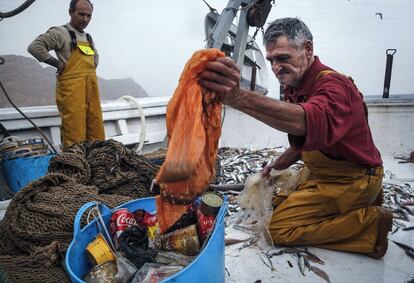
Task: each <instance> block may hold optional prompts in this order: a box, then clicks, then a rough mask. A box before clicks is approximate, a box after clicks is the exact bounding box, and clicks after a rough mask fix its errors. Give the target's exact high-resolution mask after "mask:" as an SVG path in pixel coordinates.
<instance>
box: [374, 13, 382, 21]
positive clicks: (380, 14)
mask: <svg viewBox="0 0 414 283" xmlns="http://www.w3.org/2000/svg"><path fill="white" fill-rule="evenodd" d="M377 15H378V16H379V17H380V19H381V20H382V13H380V12H377V13H375V16H377Z"/></svg>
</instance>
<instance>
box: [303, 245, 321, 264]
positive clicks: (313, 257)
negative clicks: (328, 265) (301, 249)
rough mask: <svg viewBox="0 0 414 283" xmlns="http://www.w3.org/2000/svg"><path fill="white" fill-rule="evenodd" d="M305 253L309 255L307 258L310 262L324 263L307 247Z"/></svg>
mask: <svg viewBox="0 0 414 283" xmlns="http://www.w3.org/2000/svg"><path fill="white" fill-rule="evenodd" d="M305 253H306V255H307V256H308V257H309V258H307V259H308V260H310V261H312V262H316V263H319V264H322V265H323V264H325V262H324V261H323V260H321V259H320V258H319V257H317V256H316V255H315V254H314V253H311V252H310V251H309V250H308V249H307V248H305Z"/></svg>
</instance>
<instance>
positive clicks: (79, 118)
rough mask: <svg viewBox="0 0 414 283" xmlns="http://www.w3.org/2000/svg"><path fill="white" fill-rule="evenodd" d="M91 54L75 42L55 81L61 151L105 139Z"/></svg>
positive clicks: (88, 45)
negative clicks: (60, 124)
mask: <svg viewBox="0 0 414 283" xmlns="http://www.w3.org/2000/svg"><path fill="white" fill-rule="evenodd" d="M94 54H95V53H94V51H93V49H92V48H91V47H90V44H89V43H88V42H80V41H78V43H77V47H76V48H74V50H73V51H72V54H71V56H70V58H69V60H68V63H67V65H66V67H65V69H64V71H63V72H62V74H60V75H59V76H58V79H57V83H56V104H57V107H58V109H59V112H60V115H61V118H62V126H61V139H62V145H63V147H64V148H66V147H69V146H71V145H72V144H75V143H80V142H82V141H94V140H104V139H105V133H104V125H103V120H102V110H101V103H100V100H99V89H98V80H97V78H96V71H95V61H94V56H93V55H94Z"/></svg>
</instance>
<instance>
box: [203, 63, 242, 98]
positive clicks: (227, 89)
mask: <svg viewBox="0 0 414 283" xmlns="http://www.w3.org/2000/svg"><path fill="white" fill-rule="evenodd" d="M199 83H200V85H201V86H203V87H205V88H206V89H209V90H212V91H214V92H216V93H217V94H218V95H219V97H221V99H222V101H223V103H224V104H228V105H232V104H234V103H235V101H236V100H237V98H238V96H239V93H240V70H239V68H238V67H237V65H236V63H234V61H233V59H231V58H230V57H220V58H217V59H216V60H214V61H211V62H208V63H207V64H206V68H205V70H204V71H203V72H201V73H200V80H199Z"/></svg>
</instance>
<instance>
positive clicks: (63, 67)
mask: <svg viewBox="0 0 414 283" xmlns="http://www.w3.org/2000/svg"><path fill="white" fill-rule="evenodd" d="M65 67H66V64H65V63H63V62H59V65H58V67H57V71H56V72H57V74H58V75H60V74H62V73H63V71H64V70H65Z"/></svg>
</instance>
